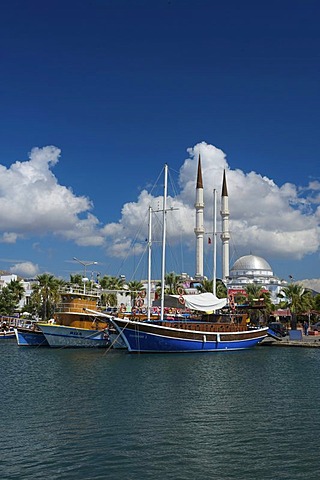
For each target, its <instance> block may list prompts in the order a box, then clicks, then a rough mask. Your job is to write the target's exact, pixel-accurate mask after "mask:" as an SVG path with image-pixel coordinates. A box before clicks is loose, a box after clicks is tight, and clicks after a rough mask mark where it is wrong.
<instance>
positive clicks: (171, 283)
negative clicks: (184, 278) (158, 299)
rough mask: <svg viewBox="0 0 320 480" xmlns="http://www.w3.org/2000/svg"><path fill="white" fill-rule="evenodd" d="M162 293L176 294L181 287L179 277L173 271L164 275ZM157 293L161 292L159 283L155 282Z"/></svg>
mask: <svg viewBox="0 0 320 480" xmlns="http://www.w3.org/2000/svg"><path fill="white" fill-rule="evenodd" d="M164 284H165V288H164V293H165V294H166V295H178V293H179V292H178V289H179V288H181V287H182V285H181V277H180V275H177V274H176V273H175V272H170V273H167V274H166V275H165V277H164ZM157 293H158V294H160V293H161V283H160V282H159V283H158V284H157Z"/></svg>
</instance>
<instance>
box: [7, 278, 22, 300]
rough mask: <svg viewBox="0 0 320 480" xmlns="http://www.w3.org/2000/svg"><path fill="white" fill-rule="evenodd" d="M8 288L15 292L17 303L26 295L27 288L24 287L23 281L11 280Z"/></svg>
mask: <svg viewBox="0 0 320 480" xmlns="http://www.w3.org/2000/svg"><path fill="white" fill-rule="evenodd" d="M8 288H9V290H10V291H11V292H12V293H13V295H14V297H15V298H16V300H17V303H18V302H20V300H21V299H22V298H23V297H24V295H25V289H24V288H23V285H22V283H21V281H20V280H11V282H10V283H9V284H8Z"/></svg>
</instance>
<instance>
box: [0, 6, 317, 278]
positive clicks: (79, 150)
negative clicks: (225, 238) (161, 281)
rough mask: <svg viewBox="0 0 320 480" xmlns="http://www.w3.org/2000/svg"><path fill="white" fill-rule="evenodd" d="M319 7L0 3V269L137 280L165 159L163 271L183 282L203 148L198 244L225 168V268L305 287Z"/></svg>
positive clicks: (313, 218) (191, 264) (313, 180)
mask: <svg viewBox="0 0 320 480" xmlns="http://www.w3.org/2000/svg"><path fill="white" fill-rule="evenodd" d="M319 13H320V4H319V3H318V2H316V1H313V0H305V1H297V0H291V1H283V0H280V1H279V0H278V1H277V2H276V1H268V2H254V1H247V0H244V1H243V2H241V3H240V2H236V1H226V2H214V1H202V0H198V1H187V0H186V1H179V0H154V1H150V0H149V1H143V0H141V1H135V0H132V1H129V0H127V1H124V0H90V1H89V0H88V1H81V2H76V1H73V0H69V1H68V0H65V1H63V2H62V1H60V0H57V1H55V2H43V1H33V0H30V1H28V2H25V1H22V0H10V1H7V0H4V1H3V2H1V15H0V45H1V47H0V48H1V50H0V52H1V53H0V55H1V57H0V59H1V83H0V85H1V89H0V105H1V110H0V112H1V128H0V173H1V175H0V241H1V243H0V249H1V253H0V269H3V270H8V271H11V272H13V273H19V274H21V275H23V276H24V277H30V276H34V275H36V274H38V273H44V272H51V273H53V274H55V275H57V276H62V277H64V278H69V275H70V273H77V272H79V271H81V269H82V267H81V265H80V264H77V263H76V262H74V261H73V260H72V259H73V257H77V258H78V259H80V260H83V261H96V262H98V264H97V265H95V266H94V267H90V268H89V267H88V268H89V270H92V271H93V268H94V269H95V270H94V271H93V272H94V274H95V273H96V272H97V271H99V272H100V273H101V274H102V275H104V274H110V275H119V274H125V275H126V276H127V278H130V279H131V278H133V277H137V278H145V277H146V266H145V265H146V261H144V260H142V253H143V251H144V249H145V238H146V234H147V233H146V232H147V225H146V218H147V208H148V205H149V204H151V205H152V206H155V207H156V206H157V205H159V204H160V196H161V188H162V187H161V171H162V168H163V165H164V163H167V164H168V165H169V171H170V178H171V179H172V184H173V185H175V190H173V189H172V191H171V192H169V193H170V197H172V198H170V199H169V204H172V205H174V206H176V207H177V208H179V210H178V212H179V213H177V215H176V216H173V218H172V226H170V225H169V228H168V243H172V247H171V248H172V250H169V254H168V260H167V270H169V271H172V270H174V271H176V272H179V271H187V272H188V273H190V274H191V275H192V274H194V270H195V253H194V247H195V237H194V233H193V229H194V209H193V204H194V200H195V191H194V186H195V172H196V163H197V158H198V155H199V153H201V158H202V159H203V173H204V188H205V201H206V210H205V218H206V225H205V226H206V232H207V234H208V236H209V234H210V228H211V225H212V207H211V202H212V200H211V196H212V190H213V188H217V190H218V192H220V189H221V179H222V171H223V169H224V168H225V169H226V171H227V179H228V189H229V206H230V230H231V237H232V238H231V252H230V256H231V263H232V262H234V261H235V260H236V259H237V258H238V257H239V256H240V255H244V254H248V253H250V252H251V253H255V254H257V255H261V256H263V257H264V258H265V259H266V260H267V261H268V262H269V263H270V265H271V266H272V268H273V270H274V272H275V274H277V275H278V276H279V277H281V278H284V279H287V278H288V276H289V275H292V276H293V277H294V278H296V279H304V278H319V244H320V234H319V217H320V211H319V210H320V209H319V198H320V179H319V176H320V175H319V151H320V137H319V119H320V118H319V117H320V113H319V112H320V108H319V107H320V94H319V80H320V79H319V76H320V71H319V70H320V66H319V65H320V64H319V51H320V41H319V26H318V24H319ZM159 175H160V182H159V185H160V186H159V189H158V190H156V189H155V190H153V191H152V193H151V194H150V189H151V187H152V186H153V185H155V183H156V181H157V179H158V177H159ZM156 235H157V234H156V233H155V238H156ZM156 244H157V242H156V241H155V247H156ZM218 248H219V242H218ZM155 250H156V248H155ZM206 250H207V251H206V259H205V266H206V267H205V268H206V269H207V270H206V274H207V275H208V276H210V275H211V267H210V254H211V252H210V251H209V250H208V249H206ZM218 254H219V251H218ZM155 255H156V254H155ZM154 261H155V262H156V256H155V260H154ZM142 265H144V267H142ZM155 268H156V267H155ZM159 268H160V267H159ZM218 269H219V264H218ZM220 273H221V272H220ZM154 275H155V276H157V273H155V274H154ZM218 275H219V272H218Z"/></svg>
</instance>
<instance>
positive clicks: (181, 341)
mask: <svg viewBox="0 0 320 480" xmlns="http://www.w3.org/2000/svg"><path fill="white" fill-rule="evenodd" d="M111 322H112V323H113V325H114V326H115V328H116V329H117V331H118V332H119V334H120V335H121V338H122V339H123V341H124V342H125V344H126V346H127V348H128V350H129V351H130V352H132V353H134V352H139V353H161V352H164V353H169V352H172V353H175V352H176V353H178V352H223V351H231V350H244V349H248V348H253V347H255V346H256V345H258V344H259V343H260V342H261V341H262V340H263V339H264V338H265V337H266V336H267V330H268V329H267V328H259V329H256V330H247V331H232V332H208V331H205V327H206V326H204V325H201V324H200V326H199V324H198V325H197V327H199V329H200V328H201V327H203V329H204V330H203V331H201V330H191V329H188V330H187V329H184V328H182V326H181V328H173V327H166V326H161V325H156V324H151V323H147V322H145V323H142V322H141V323H139V322H133V321H128V320H122V319H116V318H113V319H112V320H111Z"/></svg>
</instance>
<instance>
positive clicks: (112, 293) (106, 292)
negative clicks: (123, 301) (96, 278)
mask: <svg viewBox="0 0 320 480" xmlns="http://www.w3.org/2000/svg"><path fill="white" fill-rule="evenodd" d="M100 285H101V288H102V289H103V290H102V294H101V303H102V304H103V305H107V306H110V307H116V306H117V291H118V290H123V286H124V279H123V278H119V277H113V276H111V275H104V276H103V277H102V278H101V280H100Z"/></svg>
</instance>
